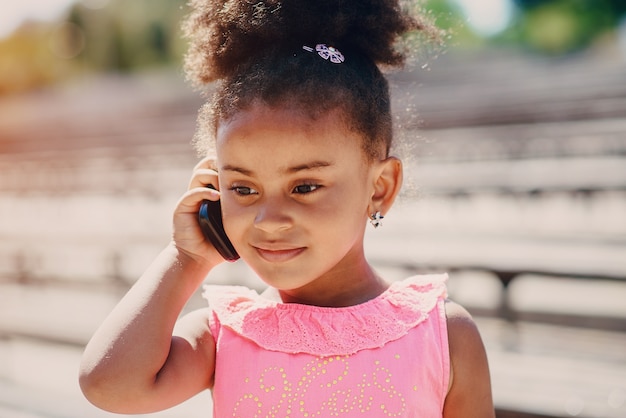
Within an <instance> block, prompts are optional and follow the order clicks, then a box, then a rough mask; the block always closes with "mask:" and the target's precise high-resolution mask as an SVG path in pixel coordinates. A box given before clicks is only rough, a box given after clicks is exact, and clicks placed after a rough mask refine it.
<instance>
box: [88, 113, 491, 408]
mask: <svg viewBox="0 0 626 418" xmlns="http://www.w3.org/2000/svg"><path fill="white" fill-rule="evenodd" d="M341 116H342V115H341V113H340V112H339V111H333V112H330V113H328V114H326V115H324V116H322V117H320V118H319V119H317V120H315V121H313V120H311V119H309V118H308V117H306V116H305V115H303V114H302V113H298V112H295V111H293V110H290V109H286V108H285V109H283V108H280V109H269V108H268V107H266V106H263V105H260V104H256V105H254V106H252V107H251V108H250V109H248V110H246V111H242V112H240V113H239V114H238V115H236V116H235V117H234V118H233V119H231V120H229V121H225V122H223V123H221V124H220V127H219V129H218V135H217V161H213V160H212V159H208V158H207V159H204V160H203V161H201V162H200V163H199V164H198V165H197V166H196V167H195V169H194V174H193V176H192V179H191V182H190V184H189V188H188V191H187V192H186V193H185V194H184V195H183V196H182V198H181V199H180V201H179V202H178V204H177V206H176V209H175V210H174V216H173V235H172V241H171V243H170V244H169V245H168V246H167V247H166V248H165V249H164V250H163V251H162V252H161V254H160V255H159V256H158V257H157V258H156V259H155V261H154V262H153V263H152V265H151V266H150V267H149V268H148V269H147V271H146V272H145V273H144V274H143V275H142V277H140V279H139V280H138V281H137V282H136V284H135V285H134V286H133V287H132V288H131V290H130V291H129V292H128V293H127V294H126V295H125V296H124V298H123V299H122V300H121V301H120V303H119V304H118V305H117V306H116V308H115V309H114V310H113V312H112V313H111V314H110V315H109V317H108V318H107V319H106V320H105V321H104V323H103V324H102V325H101V327H100V328H99V329H98V330H97V331H96V333H95V334H94V336H93V337H92V339H91V341H90V342H89V344H88V345H87V347H86V349H85V353H84V355H83V359H82V363H81V368H80V384H81V388H82V390H83V392H84V393H85V395H86V397H87V398H88V399H89V400H90V401H91V402H92V403H94V404H95V405H97V406H99V407H100V408H102V409H105V410H109V411H112V412H117V413H127V414H129V413H150V412H155V411H158V410H162V409H165V408H168V407H171V406H174V405H176V404H178V403H180V402H182V401H184V400H186V399H188V398H189V397H191V396H193V395H195V394H196V393H198V392H200V391H202V390H205V389H210V388H211V387H212V385H213V372H214V368H215V341H214V339H213V337H212V335H211V333H210V330H209V327H208V324H207V318H208V311H207V310H206V309H203V310H199V311H195V312H192V313H190V314H188V315H186V316H184V317H183V318H181V319H178V315H179V314H180V312H181V310H182V309H183V307H184V305H185V303H186V302H187V301H188V300H189V298H190V297H191V295H192V294H193V293H194V292H195V291H196V290H197V288H198V287H199V286H200V285H201V284H202V282H203V280H204V279H205V278H206V275H207V274H208V273H209V271H210V270H211V269H212V268H213V267H215V266H216V265H218V264H220V263H221V262H223V260H222V259H221V257H220V256H219V254H218V253H217V251H215V249H214V248H212V246H211V245H210V244H209V243H208V242H207V241H205V240H204V238H203V236H202V233H201V231H200V229H199V227H198V223H197V219H196V216H197V212H198V209H199V205H200V202H201V201H202V200H203V199H209V200H218V199H220V198H221V203H222V208H223V212H224V226H225V229H226V232H227V234H228V235H229V238H230V239H231V241H232V242H233V244H234V246H235V248H236V249H237V251H238V252H239V254H240V255H241V258H242V259H243V260H244V261H245V262H246V263H247V264H248V265H250V266H251V267H252V268H253V269H254V270H255V271H256V272H257V273H258V274H259V276H260V277H261V278H262V279H263V280H265V281H266V282H267V283H268V285H269V286H270V288H272V289H275V295H276V297H279V298H280V299H281V300H282V301H283V302H285V303H291V302H297V303H302V304H311V305H316V306H330V307H339V306H351V305H354V304H358V303H362V302H364V301H367V300H370V299H372V298H374V297H376V296H378V295H380V294H381V293H382V292H383V291H385V290H386V289H387V287H388V284H387V283H386V282H385V281H384V280H383V279H382V278H381V277H379V276H378V275H377V274H376V272H375V271H374V270H373V269H372V267H371V266H370V265H369V264H368V263H367V260H366V259H365V255H364V251H363V235H364V232H365V226H366V224H367V219H368V216H369V214H371V213H373V212H375V211H381V212H382V213H383V214H385V213H386V212H387V211H388V210H389V209H390V207H391V206H392V204H393V202H394V200H395V198H396V196H397V194H398V192H399V189H400V186H401V183H402V165H401V163H400V161H399V160H398V159H396V158H394V157H388V158H381V159H379V160H375V161H371V160H369V159H368V158H366V156H365V153H364V152H363V150H362V147H361V141H362V139H361V138H360V136H359V135H358V134H357V133H355V132H352V131H351V130H349V129H348V128H347V127H346V125H345V124H344V123H343V122H342V117H341ZM215 168H217V169H218V171H219V175H218V174H217V171H215V170H214V169H215ZM207 184H213V185H215V186H216V187H218V188H219V190H220V191H219V192H218V191H216V190H211V189H208V188H207V187H205V186H206V185H207ZM329 237H331V238H332V239H329ZM447 312H448V329H449V340H450V356H451V364H452V369H453V371H452V373H451V377H452V378H451V383H450V389H449V393H448V396H447V399H446V403H445V410H444V417H446V418H459V417H464V418H472V417H476V418H478V417H480V418H485V417H493V416H494V414H493V405H492V401H491V388H490V383H489V372H488V367H487V360H486V356H485V351H484V348H483V346H482V342H481V340H480V336H479V334H478V331H477V329H476V327H475V325H474V323H473V321H472V320H471V317H470V316H469V314H467V312H466V311H465V310H463V309H462V308H461V307H460V306H458V305H455V304H452V303H448V304H447Z"/></svg>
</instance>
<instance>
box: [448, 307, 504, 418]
mask: <svg viewBox="0 0 626 418" xmlns="http://www.w3.org/2000/svg"><path fill="white" fill-rule="evenodd" d="M446 314H447V317H448V339H449V345H450V362H451V376H450V377H451V380H450V388H449V391H448V396H447V397H446V402H445V405H444V410H443V417H444V418H494V417H495V412H494V407H493V400H492V395H491V379H490V376H489V366H488V363H487V355H486V353H485V347H484V345H483V342H482V340H481V338H480V334H479V332H478V329H477V328H476V324H475V323H474V321H473V320H472V318H471V316H470V314H469V313H468V312H467V311H466V310H465V309H464V308H462V307H461V306H460V305H458V304H456V303H454V302H446Z"/></svg>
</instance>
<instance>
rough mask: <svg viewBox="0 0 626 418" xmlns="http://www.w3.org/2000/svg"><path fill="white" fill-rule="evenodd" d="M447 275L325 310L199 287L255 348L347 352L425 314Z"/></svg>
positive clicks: (239, 289)
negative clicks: (355, 303) (349, 304)
mask: <svg viewBox="0 0 626 418" xmlns="http://www.w3.org/2000/svg"><path fill="white" fill-rule="evenodd" d="M446 280H447V275H445V274H440V275H420V276H413V277H410V278H408V279H405V280H402V281H398V282H393V283H392V284H391V285H390V286H389V288H388V289H387V290H386V291H385V292H383V293H382V294H381V295H379V296H378V297H376V298H374V299H372V300H369V301H367V302H365V303H362V304H359V305H354V306H348V307H341V308H327V307H319V306H309V305H301V304H297V303H281V302H276V301H273V300H270V299H267V298H265V297H262V296H260V295H259V294H258V293H257V292H255V291H254V290H251V289H249V288H247V287H243V286H216V285H206V286H204V292H203V296H204V298H205V299H207V301H208V302H209V306H210V307H211V309H212V310H213V312H214V314H215V315H216V316H217V318H218V320H219V322H220V324H221V325H222V326H224V327H227V328H230V329H231V330H233V331H234V332H236V333H238V334H240V335H241V336H243V337H245V338H247V339H249V340H251V341H253V342H255V343H256V344H257V345H259V346H260V347H262V348H264V349H267V350H272V351H282V352H286V353H309V354H313V355H321V356H326V355H334V354H352V353H355V352H357V351H360V350H364V349H371V348H377V347H382V346H384V345H385V344H386V343H388V342H390V341H394V340H397V339H399V338H401V337H402V336H404V335H406V334H407V333H408V332H409V330H410V329H412V328H414V327H416V326H417V325H419V324H420V323H421V322H423V321H424V320H426V319H427V318H428V315H429V313H430V312H431V311H432V310H433V308H435V306H436V305H437V302H438V301H439V300H440V299H442V298H444V297H445V296H446V287H445V283H446Z"/></svg>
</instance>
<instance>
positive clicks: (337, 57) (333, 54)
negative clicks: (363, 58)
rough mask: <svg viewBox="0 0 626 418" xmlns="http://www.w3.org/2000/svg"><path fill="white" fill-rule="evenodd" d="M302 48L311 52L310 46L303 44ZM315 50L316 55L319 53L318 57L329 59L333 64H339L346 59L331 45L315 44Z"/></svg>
mask: <svg viewBox="0 0 626 418" xmlns="http://www.w3.org/2000/svg"><path fill="white" fill-rule="evenodd" d="M302 49H304V50H305V51H309V52H313V48H311V47H310V46H306V45H303V46H302ZM315 51H317V55H319V56H320V57H322V58H324V59H325V60H329V61H330V62H332V63H335V64H341V63H342V62H344V61H345V60H346V59H345V58H344V56H343V54H342V53H341V52H339V50H338V49H337V48H334V47H332V46H326V45H325V44H317V45H315Z"/></svg>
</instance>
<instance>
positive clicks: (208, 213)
mask: <svg viewBox="0 0 626 418" xmlns="http://www.w3.org/2000/svg"><path fill="white" fill-rule="evenodd" d="M208 187H210V188H211V189H213V188H214V187H212V186H208ZM198 223H200V229H202V233H203V234H204V237H205V238H206V239H207V241H209V242H210V243H211V244H213V246H214V247H215V249H216V250H217V251H218V252H219V253H220V255H221V256H222V257H224V259H225V260H226V261H236V260H238V259H239V254H237V251H236V250H235V247H233V244H232V243H231V242H230V240H229V239H228V236H227V235H226V231H224V224H223V223H222V205H221V204H220V201H219V200H218V201H212V200H203V201H202V203H201V204H200V210H199V211H198Z"/></svg>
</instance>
